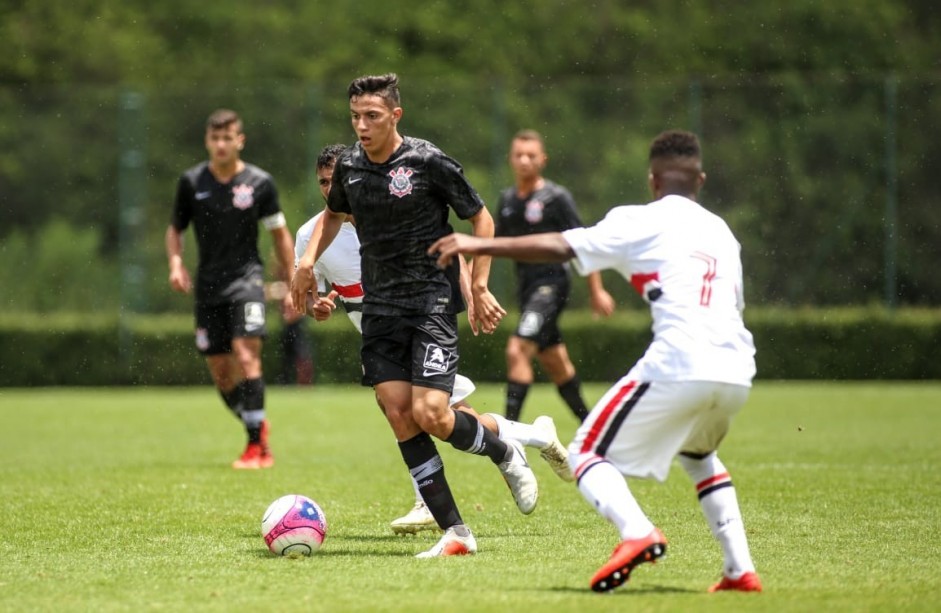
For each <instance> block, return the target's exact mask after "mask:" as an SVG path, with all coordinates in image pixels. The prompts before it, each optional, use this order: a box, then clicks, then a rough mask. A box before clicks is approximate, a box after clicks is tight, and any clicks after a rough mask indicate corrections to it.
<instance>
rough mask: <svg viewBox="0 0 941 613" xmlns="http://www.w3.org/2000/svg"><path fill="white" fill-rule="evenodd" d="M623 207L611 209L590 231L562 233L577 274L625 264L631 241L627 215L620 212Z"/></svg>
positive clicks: (587, 273) (573, 230) (629, 223)
mask: <svg viewBox="0 0 941 613" xmlns="http://www.w3.org/2000/svg"><path fill="white" fill-rule="evenodd" d="M625 208H628V207H618V208H616V209H612V210H611V211H610V212H609V213H608V214H607V215H606V216H605V218H604V219H602V220H601V221H599V222H598V223H597V224H595V225H594V226H591V227H590V228H572V229H571V230H566V231H565V232H563V233H562V238H564V239H565V241H566V242H567V243H568V244H569V246H570V247H571V248H572V251H574V252H575V259H574V260H573V261H572V264H573V265H574V266H575V270H577V271H578V273H579V274H580V275H582V276H587V275H589V274H591V273H593V272H597V271H599V270H605V269H608V268H617V267H618V265H619V264H621V263H622V262H623V261H624V258H625V255H626V254H627V250H628V248H629V246H630V242H631V240H632V236H631V235H630V232H629V229H630V227H631V225H632V224H631V222H630V219H629V217H630V216H629V215H627V214H625V211H622V210H620V209H625Z"/></svg>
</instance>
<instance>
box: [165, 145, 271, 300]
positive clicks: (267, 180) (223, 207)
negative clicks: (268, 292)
mask: <svg viewBox="0 0 941 613" xmlns="http://www.w3.org/2000/svg"><path fill="white" fill-rule="evenodd" d="M280 212H281V205H280V203H279V202H278V191H277V189H276V188H275V185H274V181H273V180H272V179H271V175H269V174H268V173H267V172H265V171H264V170H262V169H260V168H258V167H257V166H253V165H251V164H245V168H244V170H242V172H240V173H238V174H237V175H235V176H234V177H233V178H232V180H231V181H229V182H228V183H225V184H223V183H219V182H218V181H217V180H216V178H215V177H214V176H213V175H212V173H211V172H209V162H203V163H201V164H198V165H196V166H194V167H192V168H190V169H189V170H187V171H186V172H184V173H183V175H182V176H181V177H180V181H179V184H178V185H177V190H176V203H175V205H174V207H173V215H172V217H171V219H170V223H171V224H172V225H173V227H174V228H176V229H177V230H179V231H181V232H182V231H183V230H185V229H186V228H187V227H188V226H189V224H190V223H191V222H192V224H193V228H194V231H195V234H196V243H197V245H198V248H199V267H198V269H197V273H196V301H197V302H199V303H203V304H214V303H221V302H227V301H230V300H236V299H239V298H240V295H242V294H243V293H244V292H246V291H250V290H251V291H255V292H257V288H258V287H261V284H262V283H263V281H264V276H263V275H264V266H263V264H262V261H261V257H260V256H259V254H258V222H259V220H261V219H264V218H266V217H270V216H272V215H277V214H278V213H280Z"/></svg>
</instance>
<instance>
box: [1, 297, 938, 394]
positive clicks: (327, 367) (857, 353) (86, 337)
mask: <svg viewBox="0 0 941 613" xmlns="http://www.w3.org/2000/svg"><path fill="white" fill-rule="evenodd" d="M746 319H747V323H748V326H749V328H750V329H751V330H752V333H753V334H754V336H755V343H756V345H757V347H758V356H757V360H758V377H759V378H762V379H939V378H941V360H938V359H937V354H938V347H941V309H918V310H916V309H900V310H897V311H894V312H888V311H885V310H882V309H878V308H871V309H862V308H860V309H800V310H774V309H765V310H761V309H749V310H748V311H747V312H746ZM505 323H506V325H505V326H504V327H502V328H501V329H500V330H499V332H497V333H496V334H494V335H492V336H485V335H480V336H478V337H473V336H472V335H471V334H470V331H469V329H468V328H467V326H466V325H465V324H466V322H465V321H463V320H462V328H463V329H462V342H461V352H462V356H461V364H462V366H461V372H463V373H465V374H467V375H468V376H470V377H472V378H473V379H475V380H477V381H502V380H503V376H504V372H505V367H504V358H503V348H504V345H505V343H506V338H507V335H508V334H509V333H510V332H512V329H513V326H514V325H515V323H516V316H515V315H513V314H511V315H510V316H509V317H508V320H507V321H506V322H505ZM278 326H279V324H278V322H277V321H272V322H271V328H272V329H271V334H272V336H271V337H270V339H269V342H268V343H267V345H266V348H265V354H264V356H265V357H264V360H265V370H266V372H267V373H275V372H277V371H278V369H279V367H280V355H279V348H278V344H277V342H275V341H276V334H277V332H278ZM649 328H650V322H649V319H648V316H647V314H646V313H644V312H641V311H626V312H621V313H619V314H617V315H616V316H614V317H612V318H611V319H609V320H603V321H602V320H596V319H594V318H593V317H592V316H591V315H590V314H589V313H584V312H571V313H567V314H566V315H565V316H564V317H563V320H562V329H563V331H564V334H565V338H566V342H567V344H568V347H569V352H570V353H571V355H572V359H573V361H574V362H575V364H576V366H577V368H578V370H579V374H580V375H581V377H582V379H583V380H585V381H613V380H615V379H616V378H618V377H620V376H621V375H623V374H624V373H625V372H627V370H628V368H629V367H630V366H631V365H632V364H633V363H634V362H635V361H636V360H637V359H638V358H639V357H640V356H641V355H642V354H643V351H644V349H645V347H646V346H647V343H648V342H649V340H650V329H649ZM308 331H309V333H310V338H311V340H312V345H313V347H314V361H315V368H316V381H317V382H320V383H337V382H355V381H357V380H358V378H359V375H360V366H359V351H358V348H359V339H358V335H357V333H356V331H355V330H354V329H353V328H352V326H350V325H349V323H348V322H347V321H346V319H345V317H336V318H334V319H333V320H332V321H330V322H326V323H314V322H310V325H309V327H308ZM268 378H269V380H273V375H271V374H269V376H268ZM208 382H209V375H208V372H207V370H206V367H205V364H204V362H203V360H202V358H201V357H200V356H199V355H198V354H197V353H196V350H195V348H194V346H193V338H192V321H191V318H190V316H189V315H169V316H168V315H163V316H141V315H135V316H129V317H126V318H123V319H122V318H120V317H119V316H117V315H97V314H96V315H84V314H82V315H79V314H68V315H61V314H56V315H35V314H4V315H0V386H2V387H10V386H42V385H194V384H206V383H208Z"/></svg>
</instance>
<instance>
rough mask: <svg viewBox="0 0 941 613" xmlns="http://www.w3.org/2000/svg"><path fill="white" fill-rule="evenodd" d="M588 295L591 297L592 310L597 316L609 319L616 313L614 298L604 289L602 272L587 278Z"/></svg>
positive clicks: (594, 273)
mask: <svg viewBox="0 0 941 613" xmlns="http://www.w3.org/2000/svg"><path fill="white" fill-rule="evenodd" d="M587 279H588V294H589V296H590V297H591V310H592V311H593V312H594V314H595V316H598V317H609V316H610V315H611V313H613V312H614V298H612V297H611V294H609V293H608V291H607V290H606V289H605V288H604V283H603V282H602V280H601V273H600V272H593V273H591V274H590V275H588V277H587Z"/></svg>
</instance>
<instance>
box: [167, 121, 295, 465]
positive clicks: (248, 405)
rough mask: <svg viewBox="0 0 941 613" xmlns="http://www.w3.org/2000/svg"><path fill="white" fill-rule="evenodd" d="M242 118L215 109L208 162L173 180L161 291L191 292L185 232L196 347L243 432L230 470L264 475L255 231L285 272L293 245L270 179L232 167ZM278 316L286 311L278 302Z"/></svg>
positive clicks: (287, 300) (241, 165) (266, 457)
mask: <svg viewBox="0 0 941 613" xmlns="http://www.w3.org/2000/svg"><path fill="white" fill-rule="evenodd" d="M244 146H245V134H244V133H243V132H242V120H241V119H240V118H239V116H238V115H237V114H236V113H235V112H234V111H230V110H227V109H220V110H217V111H215V112H213V113H212V114H211V115H210V116H209V120H208V121H207V124H206V149H207V151H208V152H209V160H208V161H206V162H202V163H201V164H198V165H196V166H194V167H192V168H190V169H189V170H187V171H186V172H184V173H183V175H182V176H181V177H180V180H179V183H178V186H177V192H176V203H175V205H174V208H173V216H172V218H171V221H170V225H169V227H168V228H167V232H166V237H165V244H166V251H167V260H168V262H169V267H170V277H169V281H170V287H171V288H173V289H174V290H175V291H178V292H185V293H188V292H189V291H190V290H191V287H192V282H191V281H190V276H189V272H188V271H187V270H186V267H185V266H184V265H183V237H182V235H183V232H184V231H185V230H186V228H187V227H188V226H189V225H190V223H192V224H193V228H194V231H195V233H196V242H197V245H198V247H199V268H198V270H197V273H196V307H195V311H196V348H197V349H198V350H199V352H200V353H201V354H203V355H204V356H206V364H207V365H208V366H209V372H210V374H211V375H212V380H213V382H214V383H215V385H216V388H217V389H218V390H219V394H220V395H221V396H222V399H223V401H224V402H225V404H226V406H228V407H229V409H230V410H231V411H232V413H233V414H234V415H235V416H236V417H237V418H239V419H240V420H241V421H242V423H243V424H244V425H245V430H246V432H247V434H248V444H247V446H246V447H245V451H244V453H242V455H241V457H239V458H238V459H237V460H236V461H235V462H233V463H232V467H233V468H240V469H246V468H247V469H256V468H268V467H270V466H272V465H273V464H274V456H272V454H271V449H270V448H269V445H268V432H269V425H268V420H267V419H265V380H264V378H263V374H262V367H261V348H262V341H263V339H264V337H265V334H266V330H265V294H264V279H263V276H264V267H263V265H262V261H261V257H260V256H259V254H258V223H259V222H261V223H262V224H263V225H264V227H265V228H266V229H267V230H268V231H270V232H271V236H272V238H273V242H274V246H275V249H276V253H277V257H278V260H279V262H280V264H281V266H282V267H283V268H284V269H285V270H290V268H289V267H290V266H291V261H292V255H293V251H294V241H293V239H292V237H291V233H290V232H289V231H288V229H287V224H286V222H285V219H284V213H282V212H281V206H280V203H279V202H278V192H277V189H275V184H274V181H273V180H272V178H271V175H269V174H268V173H267V172H265V171H264V170H262V169H260V168H258V167H257V166H253V165H251V164H247V163H245V162H243V161H242V159H241V151H242V148H243V147H244ZM283 307H284V308H285V309H290V310H293V308H294V306H293V302H292V301H291V296H290V294H288V295H287V296H285V297H284V305H283Z"/></svg>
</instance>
